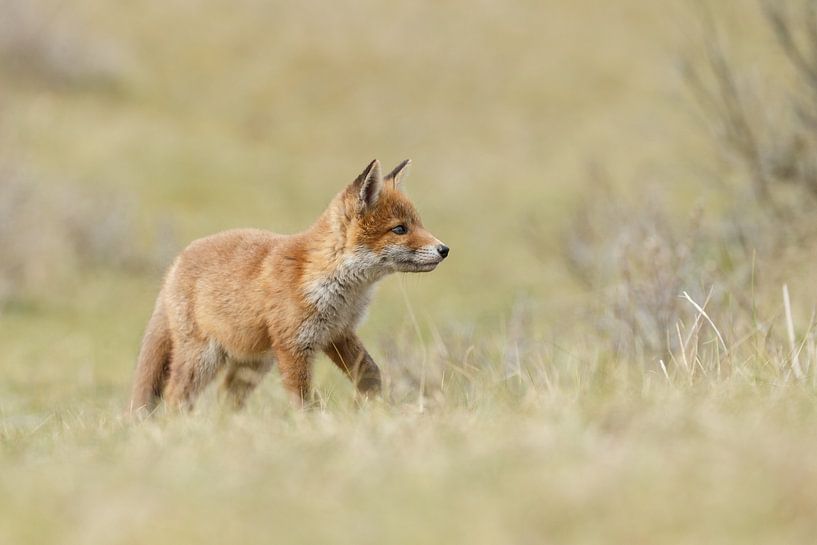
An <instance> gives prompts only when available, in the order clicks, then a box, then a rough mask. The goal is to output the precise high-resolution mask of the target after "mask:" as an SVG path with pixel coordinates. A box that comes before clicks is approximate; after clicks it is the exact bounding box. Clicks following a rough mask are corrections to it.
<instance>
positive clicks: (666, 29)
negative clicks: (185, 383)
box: [0, 0, 817, 545]
mask: <svg viewBox="0 0 817 545" xmlns="http://www.w3.org/2000/svg"><path fill="white" fill-rule="evenodd" d="M701 4H702V5H703V6H704V7H705V8H707V10H710V11H711V15H712V17H713V19H714V20H716V21H717V22H718V27H719V28H720V29H721V32H722V33H723V34H722V36H723V37H724V40H725V41H726V42H728V44H729V52H730V55H731V57H730V58H732V59H734V62H735V63H736V65H737V66H740V67H742V68H741V70H742V71H741V74H745V75H746V80H747V81H748V82H755V83H756V82H760V83H761V84H763V85H761V87H760V92H759V95H758V97H757V98H758V102H757V104H755V105H754V108H755V109H753V110H752V109H751V108H750V111H751V112H752V114H753V115H754V114H757V116H758V117H770V118H774V117H775V111H774V110H773V109H772V105H773V104H775V103H774V102H773V101H772V100H766V101H765V102H764V101H763V100H762V99H763V98H764V97H765V96H766V95H764V94H763V93H769V96H776V95H775V92H779V91H781V89H782V90H783V92H780V93H779V94H781V95H783V94H785V89H786V87H785V85H786V83H787V82H790V81H792V80H795V79H796V74H794V73H792V71H791V70H788V69H787V68H786V66H787V65H786V63H785V61H784V59H783V56H782V54H781V52H780V48H779V47H777V45H776V43H775V38H774V35H773V33H772V32H771V31H770V29H769V28H768V25H767V24H765V23H764V22H763V18H762V15H761V13H762V10H761V9H760V7H759V5H757V4H755V3H754V2H744V1H742V0H730V1H728V2H720V1H718V2H715V1H714V0H713V1H711V2H702V3H701ZM702 35H703V34H702V30H701V24H700V18H699V13H696V10H695V8H694V6H692V5H690V4H688V3H686V2H681V1H679V2H671V3H665V2H661V3H659V2H650V1H648V0H620V1H618V2H615V3H600V2H591V1H590V0H579V1H573V2H571V1H567V0H549V1H547V2H534V1H519V2H496V1H491V0H481V1H479V2H476V3H472V2H465V1H463V0H445V1H442V2H435V3H429V4H424V3H418V2H389V3H385V2H375V1H373V0H354V1H343V2H340V3H333V4H328V3H325V2H317V1H307V2H300V3H297V4H288V3H284V2H261V1H258V0H240V1H236V2H219V1H216V0H209V1H206V2H189V1H183V0H173V1H169V2H160V1H157V0H135V1H131V2H118V3H111V2H103V1H101V0H74V1H73V2H70V5H69V3H65V2H56V1H50V0H36V1H26V0H0V348H2V349H1V350H0V544H6V543H8V544H28V543H61V544H74V543H76V544H83V545H85V544H96V543H106V544H108V543H121V544H130V543H134V544H135V543H145V542H148V541H149V542H151V543H155V544H157V545H160V544H165V543H167V544H175V543H185V542H197V543H232V542H241V543H305V544H307V543H308V544H312V543H348V542H353V543H412V544H416V543H469V544H481V543H611V542H613V543H628V544H632V543H649V544H655V543H679V544H680V543H696V544H698V543H741V544H745V543H763V544H770V543H775V544H776V543H780V544H783V543H805V542H809V541H811V540H812V539H813V536H814V535H815V534H817V519H815V517H814V512H815V510H816V509H817V458H815V456H814V454H813V453H814V452H816V451H817V434H815V433H814V430H815V427H817V404H815V401H816V399H815V394H816V393H817V371H815V366H817V338H816V337H815V330H814V323H813V314H812V312H813V308H814V307H815V301H817V287H816V286H815V284H814V282H813V272H812V271H813V266H812V264H813V263H814V262H815V259H817V244H815V237H814V236H812V235H811V233H812V231H813V229H812V228H813V224H812V223H810V222H809V221H808V220H799V221H798V223H796V224H794V222H793V220H792V221H791V222H790V223H791V224H792V225H794V227H792V229H793V230H795V229H796V230H798V231H797V232H798V233H799V236H796V237H795V236H793V235H792V236H790V235H789V234H788V231H781V232H780V234H779V236H778V238H768V237H766V235H767V233H766V232H767V231H774V232H777V231H776V227H774V226H775V225H778V224H782V223H786V224H787V225H788V223H787V220H786V219H785V218H783V219H781V218H779V217H778V218H777V219H775V220H769V219H768V217H766V216H762V215H760V213H757V214H758V215H757V216H755V215H754V214H756V212H755V211H754V208H750V207H746V208H741V206H742V205H741V203H742V202H743V201H740V200H739V199H738V198H737V197H735V198H734V199H733V197H734V196H736V195H742V193H739V192H738V191H737V190H732V189H730V188H733V187H739V186H740V184H741V180H743V177H744V176H745V173H742V171H741V170H740V168H739V163H740V160H737V161H735V160H734V159H733V160H730V159H729V156H728V154H726V155H725V154H724V153H722V151H721V150H720V149H719V147H718V139H717V138H714V139H713V138H712V134H711V132H710V131H709V129H710V128H711V125H710V124H708V123H707V121H708V120H707V119H706V114H705V113H702V112H701V110H700V109H699V108H698V107H697V105H696V103H695V100H694V98H693V97H692V96H691V94H690V91H689V89H688V88H687V86H686V85H685V82H684V79H683V77H682V76H681V70H679V69H678V68H679V66H678V63H677V62H676V61H677V60H678V59H679V56H684V55H687V54H690V55H694V53H690V51H693V52H694V51H695V50H696V48H697V47H698V46H699V45H700V43H701V40H702V39H704V38H705V37H704V38H702ZM761 114H763V115H761ZM775 134H777V133H775ZM374 157H377V158H379V159H380V160H381V161H382V162H383V163H384V166H385V167H387V168H388V167H390V166H392V165H394V164H396V163H398V162H399V161H400V160H402V159H404V158H406V157H411V158H412V159H413V162H414V163H413V166H412V172H411V174H410V177H409V178H408V180H407V182H406V186H407V191H408V192H409V194H410V195H411V197H412V198H413V200H414V201H415V202H416V203H417V206H418V208H419V210H420V212H421V214H422V215H423V219H424V222H425V224H426V225H427V226H428V227H429V228H430V229H431V230H432V231H433V232H434V233H435V234H436V235H437V236H439V238H441V239H442V240H444V241H445V242H446V243H447V244H448V245H449V246H450V247H451V249H452V250H451V252H452V253H451V257H450V258H449V259H448V260H447V261H446V262H445V263H444V264H443V265H442V266H441V267H440V268H439V269H438V270H437V271H435V272H434V273H432V274H428V275H422V276H420V275H413V276H402V277H401V276H396V277H390V278H388V279H386V280H384V281H383V283H382V285H381V287H380V289H379V291H378V294H377V296H376V297H375V302H374V304H373V305H372V307H371V309H370V313H369V317H368V320H367V321H366V323H365V324H364V326H363V327H362V328H361V332H360V333H361V337H362V338H363V339H364V342H366V344H367V346H368V347H369V349H370V351H371V352H372V354H373V356H374V358H375V360H376V361H378V362H379V363H380V364H381V366H382V368H383V371H384V374H385V378H386V389H385V395H384V397H383V399H377V400H370V401H368V402H365V403H358V402H357V401H356V400H355V399H354V397H353V395H352V389H351V387H350V386H349V385H348V384H347V383H346V382H345V379H343V377H341V376H340V375H339V374H338V373H337V372H336V371H335V370H334V369H333V368H330V365H329V364H328V362H326V361H323V360H320V361H318V362H317V365H316V372H317V384H316V396H317V399H318V400H319V408H318V409H315V410H312V411H307V412H303V413H298V412H293V411H292V410H291V409H290V408H289V406H288V404H287V403H286V400H285V397H284V395H283V392H282V389H281V386H280V384H279V383H278V378H277V376H275V373H274V372H273V373H271V375H270V378H268V379H267V381H266V382H265V383H264V384H263V385H262V387H261V388H260V389H259V391H258V392H257V393H256V394H255V395H254V397H253V398H252V399H251V403H250V405H249V407H248V408H247V410H246V411H244V412H241V413H239V414H231V413H229V412H227V411H226V410H224V408H222V407H221V406H220V405H219V403H218V400H217V399H216V395H215V394H214V393H213V392H208V393H207V395H205V397H204V399H203V400H202V402H201V403H199V406H198V408H197V410H196V411H195V412H194V413H193V414H166V413H162V414H159V415H156V417H154V418H151V419H149V420H145V421H140V422H132V421H130V420H128V419H127V418H125V416H124V408H125V405H126V402H127V396H128V392H129V387H130V380H131V373H132V369H133V366H134V363H135V358H136V353H137V350H138V345H139V340H140V337H141V334H142V331H143V328H144V325H145V323H146V320H147V318H148V316H149V314H150V311H151V308H152V305H153V301H154V298H155V296H156V293H157V289H158V286H159V282H160V278H161V272H162V269H163V267H164V266H166V265H167V263H168V262H169V259H170V258H171V257H172V255H173V254H174V253H175V252H177V251H178V250H180V249H181V248H182V247H183V246H184V244H185V243H186V242H187V241H189V240H192V239H194V238H197V237H199V236H204V235H206V234H210V233H213V232H215V231H218V230H221V229H225V228H230V227H243V226H254V227H261V228H269V229H273V230H277V231H282V232H293V231H296V230H299V229H302V228H304V227H306V226H307V225H308V224H309V223H311V221H312V220H313V219H314V218H315V217H316V216H317V214H318V213H320V211H321V210H322V209H323V207H324V206H325V204H326V203H327V202H328V201H329V199H330V198H331V197H332V195H334V193H336V192H337V191H338V190H339V189H340V188H342V187H343V186H344V185H345V184H346V183H348V182H349V181H351V180H352V179H353V177H354V176H355V175H356V174H358V173H359V172H360V171H361V170H362V168H363V167H364V166H365V165H366V164H367V162H368V161H370V160H371V159H372V158H374ZM736 164H738V165H737V166H736ZM798 172H799V171H798ZM656 202H658V203H661V204H660V206H659V205H656V204H655V203H656ZM804 202H805V201H804ZM807 202H809V203H811V201H807ZM623 203H624V204H623ZM594 207H595V208H594ZM588 209H589V210H591V211H593V212H592V213H590V214H589V216H588V217H589V222H590V226H591V227H592V229H591V231H593V232H594V233H595V234H594V235H593V237H595V238H592V239H587V238H586V237H585V238H581V240H578V239H576V237H573V235H575V234H576V233H577V232H578V225H579V224H580V223H579V221H578V219H577V218H579V216H580V214H579V212H578V211H579V210H588ZM733 209H737V211H738V213H737V215H736V216H734V217H737V218H738V219H737V220H735V221H734V223H735V225H738V226H739V227H740V229H743V230H740V229H738V228H737V227H736V228H735V229H737V230H739V231H740V232H739V233H738V234H735V232H737V231H733V230H730V229H732V228H731V227H730V226H731V225H732V223H731V222H732V219H731V218H733V216H730V215H729V214H730V213H734V210H733ZM611 210H612V211H613V212H611ZM653 212H654V213H655V215H656V216H658V219H655V218H653V216H652V215H651V214H652V213H653ZM616 214H618V215H616ZM661 214H663V215H661ZM698 215H700V216H701V217H703V220H701V223H702V224H703V227H701V228H700V230H695V229H692V228H690V227H689V225H690V224H691V223H695V221H697V220H695V221H692V220H690V218H697V217H698ZM784 216H785V217H789V216H788V215H784ZM696 225H697V223H696ZM724 226H726V227H724ZM741 226H742V227H741ZM747 226H748V227H747ZM690 232H694V235H693V234H690ZM755 232H760V234H757V235H756V238H751V236H750V237H749V238H748V239H747V238H746V237H744V236H743V235H744V234H745V233H750V234H751V233H755ZM804 233H805V234H804ZM625 235H626V236H625ZM588 236H589V235H588ZM752 236H755V235H752ZM623 237H624V238H626V237H631V238H630V239H627V240H625V241H624V242H623V243H622V240H623ZM687 237H688V238H689V239H696V240H697V239H701V240H703V241H704V242H703V244H704V249H703V250H698V249H697V248H699V246H696V244H697V243H692V242H690V243H689V244H687V243H686V242H684V241H685V240H687ZM696 237H697V238H696ZM577 240H578V242H577ZM747 240H748V242H747ZM566 241H567V242H566ZM570 241H573V242H570ZM781 241H782V242H781ZM588 248H589V250H588ZM582 252H584V253H582ZM566 254H567V258H566ZM571 256H572V258H573V261H571ZM577 256H578V257H577ZM582 256H584V257H582ZM690 256H691V257H690ZM576 259H578V260H579V261H580V262H581V263H580V266H579V269H580V271H579V272H577V270H576V267H577V265H576ZM582 259H583V261H582ZM608 263H609V265H607V264H608ZM581 271H584V273H586V274H584V276H583V273H582V272H581ZM587 271H591V272H590V273H587ZM588 274H589V276H590V277H592V278H591V280H587V276H588ZM784 285H785V286H786V289H787V293H788V294H789V295H790V298H789V300H790V303H791V304H790V305H787V304H784V297H783V295H782V290H783V286H784ZM683 292H688V293H689V294H690V299H691V301H688V300H685V299H682V298H681V297H680V296H681V294H682V293H683ZM695 305H700V306H701V307H704V308H703V311H704V312H701V311H700V310H699V309H696V307H695ZM710 320H711V321H710ZM656 324H657V325H656Z"/></svg>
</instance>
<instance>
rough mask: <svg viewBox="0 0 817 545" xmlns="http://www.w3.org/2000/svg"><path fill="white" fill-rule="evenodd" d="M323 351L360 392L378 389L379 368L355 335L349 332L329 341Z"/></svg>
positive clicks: (370, 391) (376, 390)
mask: <svg viewBox="0 0 817 545" xmlns="http://www.w3.org/2000/svg"><path fill="white" fill-rule="evenodd" d="M324 352H325V353H326V355H327V356H329V359H331V360H332V361H333V362H334V363H335V365H337V366H338V367H339V368H340V370H341V371H343V372H344V373H345V374H346V376H348V377H349V380H351V381H352V383H354V385H355V386H356V387H357V390H358V392H360V393H361V394H368V393H373V394H374V393H377V392H379V391H380V369H379V368H378V367H377V364H376V363H375V362H374V360H373V359H372V357H371V356H370V355H369V353H368V352H367V351H366V348H365V347H364V346H363V343H362V342H361V341H360V339H359V338H358V336H357V335H355V334H354V333H349V334H348V335H345V336H343V337H340V338H337V339H335V340H333V341H332V342H330V343H329V346H327V347H326V348H325V349H324Z"/></svg>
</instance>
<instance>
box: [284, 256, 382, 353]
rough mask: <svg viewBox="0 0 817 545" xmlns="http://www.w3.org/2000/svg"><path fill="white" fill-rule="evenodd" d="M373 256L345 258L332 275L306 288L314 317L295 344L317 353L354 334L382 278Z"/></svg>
mask: <svg viewBox="0 0 817 545" xmlns="http://www.w3.org/2000/svg"><path fill="white" fill-rule="evenodd" d="M377 265H378V260H377V258H376V256H375V255H374V254H373V253H371V252H369V251H366V250H358V251H357V252H355V253H353V254H351V255H349V256H346V257H345V258H344V259H343V261H342V262H341V264H340V266H338V268H337V269H335V271H333V272H332V274H330V275H328V276H326V277H324V278H320V279H318V280H313V281H312V282H310V283H309V284H308V285H307V286H306V291H305V296H306V300H307V302H308V303H309V304H310V305H312V307H313V308H314V313H313V314H311V315H310V316H309V318H307V319H306V320H305V321H304V323H303V324H302V325H301V328H300V330H299V332H298V344H299V345H301V346H302V347H305V348H306V347H308V348H310V349H320V348H323V347H325V346H326V345H327V344H329V342H330V341H331V340H332V339H333V338H334V337H336V336H337V335H339V334H341V333H345V332H347V331H351V330H353V329H354V328H355V327H356V326H357V325H358V323H359V322H360V319H361V318H362V317H363V315H364V313H365V312H366V307H367V306H368V304H369V301H370V300H371V293H372V288H373V287H374V283H375V282H376V281H377V280H378V279H380V277H382V275H383V274H382V273H381V272H380V270H379V268H378V266H377Z"/></svg>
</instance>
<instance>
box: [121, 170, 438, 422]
mask: <svg viewBox="0 0 817 545" xmlns="http://www.w3.org/2000/svg"><path fill="white" fill-rule="evenodd" d="M407 164H408V161H404V162H403V163H401V164H400V165H399V166H398V168H396V169H395V170H394V171H393V172H392V173H391V174H389V175H388V176H387V177H386V178H385V180H384V179H383V178H382V177H381V175H380V165H379V163H378V162H377V161H372V163H370V164H369V166H368V167H367V168H366V170H365V171H364V172H363V173H362V174H361V175H360V176H359V177H358V178H357V179H356V180H355V181H354V182H352V183H351V184H350V185H349V186H348V187H346V188H345V189H344V190H343V191H341V192H340V193H339V194H338V195H337V196H335V198H334V199H333V200H332V202H331V203H330V204H329V207H328V208H327V209H326V210H325V211H324V213H323V214H321V216H320V217H319V218H318V219H317V221H316V222H315V223H314V224H313V225H312V226H311V227H310V228H309V229H307V230H306V231H304V232H302V233H299V234H295V235H278V234H275V233H271V232H268V231H261V230H256V229H240V230H232V231H225V232H222V233H219V234H216V235H213V236H210V237H207V238H203V239H200V240H197V241H195V242H193V243H192V244H190V245H189V246H188V247H187V248H186V249H185V250H184V251H183V252H182V253H181V254H180V255H179V256H178V257H177V258H176V260H175V261H174V263H173V265H172V266H171V267H170V270H169V271H168V273H167V275H166V277H165V281H164V285H163V287H162V290H161V291H160V293H159V297H158V299H157V302H156V308H155V310H154V313H153V316H152V317H151V319H150V322H149V324H148V328H147V331H146V332H145V336H144V339H143V341H142V348H141V351H140V355H139V360H138V363H137V367H136V377H135V380H134V387H133V395H132V400H131V410H140V409H147V410H152V409H153V408H154V407H155V406H156V404H157V403H158V401H159V400H160V398H164V399H165V401H166V402H167V403H168V404H170V405H173V406H183V407H192V405H193V403H194V401H195V399H196V396H197V394H198V393H199V392H200V391H201V390H202V389H203V388H204V387H205V386H207V384H209V383H210V382H211V381H212V380H213V378H214V377H215V376H216V375H218V374H219V372H221V371H222V370H226V373H225V374H224V382H223V390H224V392H225V393H226V395H227V396H228V397H229V399H230V401H231V402H232V403H233V404H234V405H235V406H236V407H241V406H242V405H243V404H244V402H245V400H246V398H247V396H248V395H249V394H250V393H251V392H252V390H253V389H254V388H255V386H256V385H257V384H258V382H259V381H260V380H261V378H262V377H263V376H264V374H265V373H266V372H267V371H269V370H270V369H271V368H272V366H273V364H275V363H277V364H278V368H279V370H280V372H281V375H282V378H283V383H284V386H285V387H286V388H287V390H288V391H289V392H290V393H291V395H292V398H293V401H294V402H295V403H296V404H297V405H302V404H304V403H305V402H306V401H307V400H308V397H309V393H310V376H311V363H312V360H313V358H314V356H315V355H316V354H317V353H318V352H321V351H322V352H324V353H326V354H327V355H328V356H329V358H330V359H331V360H332V361H333V362H334V363H335V364H336V365H337V366H338V367H339V368H340V369H341V370H343V371H344V372H345V373H346V374H347V375H348V376H349V377H350V379H351V380H353V381H354V382H355V383H356V385H357V388H358V389H359V390H360V391H361V392H363V393H367V392H374V391H377V390H378V389H379V387H380V372H379V369H378V367H377V365H376V364H375V363H374V361H373V360H372V358H371V356H370V355H369V354H368V352H367V351H366V349H365V348H364V346H363V344H362V343H361V341H360V339H359V338H358V337H357V335H356V334H355V332H354V330H355V327H356V326H357V324H358V322H359V321H360V319H361V318H362V316H363V313H364V311H365V308H366V305H367V304H368V301H369V295H370V291H371V288H372V286H373V284H374V283H375V282H376V281H377V280H379V279H380V278H382V277H383V276H384V275H386V274H388V273H391V272H396V271H403V272H421V271H430V270H432V269H434V268H435V267H436V266H437V264H438V263H440V262H441V261H442V260H443V259H444V258H445V256H446V255H447V254H448V248H447V247H445V246H444V245H443V244H442V243H441V242H440V241H439V240H437V239H436V238H435V237H434V236H433V235H431V233H429V232H428V231H427V230H426V229H425V228H424V227H423V225H422V222H421V221H420V218H419V216H418V214H417V212H416V210H415V209H414V206H413V205H412V204H411V202H410V201H409V200H408V198H407V197H406V196H405V195H404V194H403V193H402V192H401V191H400V190H399V188H398V185H399V181H400V177H401V175H402V173H403V172H404V169H405V167H406V165H407ZM398 225H402V226H405V228H406V231H407V232H406V233H405V234H403V233H402V230H400V229H397V232H394V231H393V229H395V228H396V227H397V226H398Z"/></svg>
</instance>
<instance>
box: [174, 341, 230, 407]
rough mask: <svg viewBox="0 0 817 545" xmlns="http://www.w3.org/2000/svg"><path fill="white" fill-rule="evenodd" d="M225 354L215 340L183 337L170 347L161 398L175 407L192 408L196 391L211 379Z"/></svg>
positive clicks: (219, 367) (200, 389) (222, 361)
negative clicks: (165, 383)
mask: <svg viewBox="0 0 817 545" xmlns="http://www.w3.org/2000/svg"><path fill="white" fill-rule="evenodd" d="M225 359H226V356H225V354H224V351H223V350H222V349H221V347H220V346H219V345H218V343H216V342H215V341H200V340H192V339H184V340H182V341H181V342H179V343H175V344H174V346H173V355H172V357H171V367H170V377H169V378H168V381H167V389H166V390H165V394H164V398H165V400H166V402H167V403H168V404H169V405H171V406H175V407H183V408H186V409H188V410H190V409H192V408H193V404H194V403H195V401H196V397H197V396H198V394H199V393H200V392H201V391H202V390H203V389H204V388H205V387H206V386H207V385H208V384H209V383H210V382H211V381H212V380H213V377H215V376H216V373H218V371H219V370H220V369H221V367H222V366H223V365H224V361H225Z"/></svg>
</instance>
